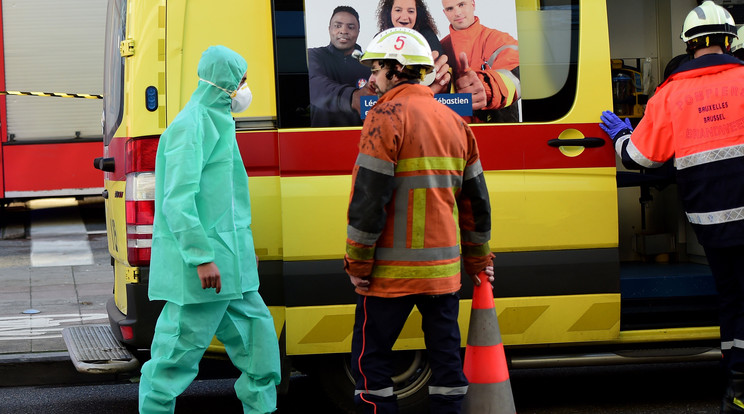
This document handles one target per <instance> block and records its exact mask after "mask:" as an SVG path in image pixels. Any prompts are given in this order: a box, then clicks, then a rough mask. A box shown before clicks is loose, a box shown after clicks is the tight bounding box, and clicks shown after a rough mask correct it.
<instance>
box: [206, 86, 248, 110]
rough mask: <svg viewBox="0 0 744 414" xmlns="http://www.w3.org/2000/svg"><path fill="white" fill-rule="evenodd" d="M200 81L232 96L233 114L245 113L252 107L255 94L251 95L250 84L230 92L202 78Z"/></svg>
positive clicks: (231, 107)
mask: <svg viewBox="0 0 744 414" xmlns="http://www.w3.org/2000/svg"><path fill="white" fill-rule="evenodd" d="M199 80H200V81H202V82H206V83H208V84H210V85H212V86H214V87H215V88H217V89H220V90H221V91H223V92H225V93H226V94H228V95H230V99H231V100H232V102H230V111H231V112H232V113H234V114H237V113H240V112H243V111H245V110H246V109H248V107H249V106H251V102H252V101H253V94H252V93H251V88H249V87H248V84H246V83H244V84H242V86H241V85H238V89H236V90H234V91H232V92H230V91H228V90H227V89H225V88H223V87H221V86H217V85H215V84H214V83H213V82H210V81H208V80H206V79H201V78H200V79H199Z"/></svg>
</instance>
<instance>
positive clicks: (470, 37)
mask: <svg viewBox="0 0 744 414" xmlns="http://www.w3.org/2000/svg"><path fill="white" fill-rule="evenodd" d="M442 6H443V7H444V14H445V15H446V16H447V19H448V20H449V22H450V26H449V30H450V34H449V35H447V36H445V37H444V39H442V48H443V49H444V53H445V54H447V61H448V62H449V65H450V66H451V67H452V68H453V69H454V79H455V82H454V89H455V92H457V93H471V94H473V117H472V118H469V119H467V120H468V121H469V122H518V121H519V107H518V105H517V101H518V100H519V98H520V97H521V88H520V82H519V47H518V42H517V40H516V39H514V38H513V37H512V36H510V35H509V34H508V33H504V32H501V31H499V30H496V29H491V28H488V27H485V26H483V25H482V24H481V23H480V19H479V18H478V17H477V16H475V0H442Z"/></svg>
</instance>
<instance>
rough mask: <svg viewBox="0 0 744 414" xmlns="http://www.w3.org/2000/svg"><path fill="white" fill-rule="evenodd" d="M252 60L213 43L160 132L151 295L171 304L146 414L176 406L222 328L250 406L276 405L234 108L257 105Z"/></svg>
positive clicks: (149, 375) (144, 400)
mask: <svg viewBox="0 0 744 414" xmlns="http://www.w3.org/2000/svg"><path fill="white" fill-rule="evenodd" d="M246 67H247V65H246V62H245V60H244V59H243V58H242V57H241V56H240V55H238V54H237V53H235V52H234V51H232V50H230V49H228V48H226V47H223V46H211V47H209V48H208V49H207V50H206V51H205V52H204V53H203V54H202V57H201V60H200V61H199V65H198V68H197V73H198V75H199V85H198V86H197V88H196V90H195V91H194V93H193V94H192V95H191V98H190V99H189V102H188V103H187V104H186V106H184V108H183V110H182V111H181V112H180V113H179V114H178V115H177V116H176V118H175V119H174V120H173V122H172V123H171V124H170V126H168V128H167V129H166V130H165V132H164V133H163V135H162V136H161V137H160V142H159V144H158V151H157V155H156V158H155V218H154V224H153V237H152V261H151V263H150V283H149V292H148V293H149V297H150V300H164V301H166V303H165V306H164V307H163V310H162V312H161V314H160V316H159V317H158V321H157V324H156V326H155V335H154V337H153V340H152V347H151V355H152V358H151V359H150V360H149V361H147V362H146V363H145V364H144V365H143V366H142V377H141V380H140V387H139V407H140V412H141V413H148V414H149V413H172V412H173V411H174V409H175V399H176V397H177V396H178V395H180V394H181V393H182V392H183V391H184V390H185V389H186V387H188V385H189V384H190V383H191V381H193V379H194V378H195V377H196V374H197V372H198V369H199V361H200V360H201V358H202V355H203V354H204V351H205V350H206V349H207V347H208V346H209V344H210V342H211V341H212V338H213V337H214V336H215V334H216V335H217V338H218V339H219V340H220V341H222V343H223V344H224V345H225V350H226V351H227V354H228V355H229V356H230V359H231V361H232V362H233V364H234V365H235V366H236V367H237V368H238V369H239V370H240V371H241V376H240V377H239V378H238V380H237V381H236V382H235V391H236V394H237V396H238V398H239V399H240V400H241V401H242V403H243V410H244V411H245V412H246V413H248V412H250V413H270V412H274V411H275V410H276V385H278V384H279V381H280V380H281V375H280V369H279V365H280V364H279V344H278V341H277V338H276V331H275V330H274V322H273V319H272V317H271V313H270V312H269V310H268V308H267V307H266V305H265V304H264V302H263V300H262V299H261V296H260V295H259V294H258V273H257V265H256V257H255V253H254V248H253V236H252V234H251V227H250V225H251V206H250V198H249V194H248V176H247V175H246V172H245V167H244V165H243V161H242V158H241V156H240V152H239V151H238V145H237V141H236V140H235V122H234V121H233V118H232V116H231V114H230V112H231V110H232V112H235V113H239V112H242V111H245V110H246V109H247V108H248V105H249V104H250V102H251V93H250V89H249V88H248V87H247V85H246V79H245V73H246ZM241 77H242V79H241Z"/></svg>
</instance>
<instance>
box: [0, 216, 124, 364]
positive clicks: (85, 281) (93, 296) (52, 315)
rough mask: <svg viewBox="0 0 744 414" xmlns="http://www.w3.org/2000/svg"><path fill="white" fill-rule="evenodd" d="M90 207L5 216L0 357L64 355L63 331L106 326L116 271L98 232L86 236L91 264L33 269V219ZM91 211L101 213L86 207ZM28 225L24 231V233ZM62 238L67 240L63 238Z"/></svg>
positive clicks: (0, 241)
mask: <svg viewBox="0 0 744 414" xmlns="http://www.w3.org/2000/svg"><path fill="white" fill-rule="evenodd" d="M84 208H86V203H85V202H81V203H80V206H79V207H73V208H72V209H70V208H65V207H64V206H63V207H61V208H60V207H57V208H40V209H37V210H30V211H29V210H25V209H20V208H19V209H13V207H12V206H11V207H9V208H7V209H6V210H5V211H4V215H5V217H3V219H4V220H2V221H3V223H0V224H4V226H3V228H2V229H1V230H2V234H3V237H4V239H0V284H1V286H2V288H1V289H0V355H1V354H28V353H40V352H66V351H67V348H66V347H65V343H64V340H63V339H62V328H64V327H66V326H72V325H79V324H101V323H107V322H108V317H107V316H106V301H107V300H108V299H109V298H110V297H111V296H112V288H113V278H114V276H113V270H112V267H111V263H110V257H109V254H108V249H107V247H106V234H105V233H103V232H102V231H101V230H100V227H99V228H97V229H93V230H92V231H90V229H89V232H88V236H87V237H88V240H89V243H90V247H91V251H92V252H93V264H86V265H75V266H64V265H63V266H48V267H32V266H31V260H30V252H31V240H30V239H29V238H28V237H27V236H26V235H27V234H29V233H28V230H27V229H28V222H30V221H31V220H33V219H35V217H34V216H35V215H44V214H46V215H53V216H54V217H55V218H64V215H65V214H80V213H79V211H80V210H81V209H84ZM88 208H101V207H100V205H90V204H89V205H88ZM24 224H25V227H26V231H25V232H24ZM61 237H64V236H61Z"/></svg>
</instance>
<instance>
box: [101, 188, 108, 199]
mask: <svg viewBox="0 0 744 414" xmlns="http://www.w3.org/2000/svg"><path fill="white" fill-rule="evenodd" d="M101 197H103V198H105V199H108V190H103V192H102V193H101Z"/></svg>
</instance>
